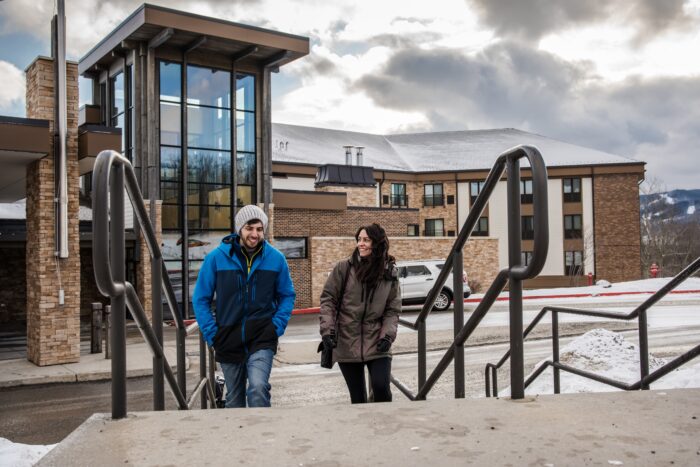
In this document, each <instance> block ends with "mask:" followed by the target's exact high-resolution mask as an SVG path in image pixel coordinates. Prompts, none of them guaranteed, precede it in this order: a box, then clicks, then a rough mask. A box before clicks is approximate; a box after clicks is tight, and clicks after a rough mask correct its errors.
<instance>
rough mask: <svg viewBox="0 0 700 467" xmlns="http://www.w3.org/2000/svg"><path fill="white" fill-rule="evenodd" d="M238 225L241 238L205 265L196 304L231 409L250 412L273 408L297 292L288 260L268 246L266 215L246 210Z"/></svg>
mask: <svg viewBox="0 0 700 467" xmlns="http://www.w3.org/2000/svg"><path fill="white" fill-rule="evenodd" d="M235 224H236V233H235V234H231V235H229V236H227V237H225V238H224V239H223V240H222V241H221V244H220V245H219V246H218V248H216V249H215V250H214V251H212V252H210V253H209V254H208V255H207V256H206V258H205V259H204V264H202V269H201V270H200V271H199V277H198V278H197V284H196V285H195V288H194V294H193V296H192V304H193V306H194V312H195V316H196V318H197V322H198V323H199V327H200V329H201V330H202V334H203V335H204V338H205V339H206V341H207V342H208V343H209V345H210V346H212V347H214V350H215V351H216V361H217V362H219V363H220V364H221V369H222V370H223V372H224V379H225V380H226V389H227V393H226V407H245V406H246V400H247V402H248V407H269V406H270V383H269V382H268V381H269V379H270V371H271V369H272V357H273V356H274V354H275V352H276V351H277V340H278V338H279V337H280V336H281V335H282V334H284V330H285V329H286V328H287V322H288V321H289V317H290V315H291V314H292V307H293V305H294V297H295V293H294V286H293V285H292V279H291V277H290V276H289V267H288V266H287V261H286V259H285V257H284V255H282V253H280V252H279V250H277V249H275V248H274V247H273V246H272V245H270V244H269V243H267V242H266V241H265V238H264V234H265V229H267V216H266V215H265V213H264V212H263V210H262V209H260V208H259V207H257V206H255V205H252V204H251V205H248V206H244V207H243V208H241V210H240V211H238V214H237V215H236V218H235ZM215 295H216V314H215V315H214V313H212V306H211V304H212V300H213V298H214V296H215ZM246 382H247V389H246Z"/></svg>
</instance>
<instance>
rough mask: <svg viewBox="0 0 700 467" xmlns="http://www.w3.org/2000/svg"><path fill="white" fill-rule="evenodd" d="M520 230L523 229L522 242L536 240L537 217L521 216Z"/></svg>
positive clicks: (521, 233)
mask: <svg viewBox="0 0 700 467" xmlns="http://www.w3.org/2000/svg"><path fill="white" fill-rule="evenodd" d="M528 224H529V225H528ZM520 229H521V232H520V238H521V239H522V240H534V238H535V216H521V217H520Z"/></svg>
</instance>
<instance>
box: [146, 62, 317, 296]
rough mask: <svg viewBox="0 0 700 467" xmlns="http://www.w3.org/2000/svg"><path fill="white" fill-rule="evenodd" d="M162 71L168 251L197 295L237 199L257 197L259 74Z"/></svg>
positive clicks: (178, 274) (172, 66)
mask: <svg viewBox="0 0 700 467" xmlns="http://www.w3.org/2000/svg"><path fill="white" fill-rule="evenodd" d="M158 71H159V80H158V83H159V92H160V99H159V105H160V197H161V199H162V201H163V208H162V226H163V245H164V248H163V256H164V260H165V262H166V266H167V268H168V271H170V275H171V281H172V282H173V286H174V288H175V289H176V293H178V292H180V293H181V292H182V290H183V289H182V284H183V283H184V282H185V280H186V281H187V282H188V285H189V291H190V297H191V292H192V289H193V287H194V283H195V281H196V278H197V274H198V272H199V268H200V267H201V264H202V261H203V259H204V256H206V254H207V253H208V252H209V251H211V250H213V249H214V248H216V246H217V245H218V244H219V242H220V241H221V238H222V237H223V236H225V235H226V234H228V233H229V232H231V230H233V221H232V218H233V212H234V203H237V204H238V205H239V206H241V205H244V204H250V203H255V202H256V184H257V167H256V150H257V148H256V141H255V135H256V128H255V121H256V115H255V77H254V76H252V75H246V74H237V75H236V77H235V79H233V77H232V74H231V72H230V71H228V70H221V69H216V68H207V67H202V66H197V65H187V66H186V67H183V65H182V64H181V63H177V62H168V61H164V60H163V61H159V62H158ZM184 83H186V85H183V84H184ZM234 93H235V98H234ZM234 102H235V108H234ZM234 115H235V132H236V133H235V140H236V147H235V148H234V147H233V140H234V133H233V128H234V127H233V123H232V122H233V121H234ZM183 123H185V124H184V125H183ZM183 127H184V128H186V134H183V133H182V132H183ZM185 148H186V150H185ZM234 157H235V158H236V159H235V161H236V167H235V173H234V164H233V162H234V159H233V158H234ZM185 167H186V170H187V172H186V179H187V183H186V186H183V183H184V178H185V177H184V175H185V174H184V173H183V170H185V169H184V168H185ZM234 181H235V182H236V184H237V191H236V193H235V196H234V191H233V187H234ZM185 214H186V218H187V225H186V227H187V232H186V233H187V235H186V237H187V238H186V241H185V230H184V228H185V225H184V222H183V218H184V216H185ZM292 249H294V248H292ZM305 249H306V247H304V248H303V252H304V254H305ZM296 250H298V248H296ZM296 250H295V251H296ZM185 254H186V255H187V259H188V265H189V268H188V269H189V271H188V275H185V274H183V273H182V271H183V269H184V268H183V259H184V257H185V256H184V255H185ZM290 254H297V253H290Z"/></svg>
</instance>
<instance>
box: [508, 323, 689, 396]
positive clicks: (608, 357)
mask: <svg viewBox="0 0 700 467" xmlns="http://www.w3.org/2000/svg"><path fill="white" fill-rule="evenodd" d="M547 360H551V359H550V358H547V359H545V360H542V361H540V362H538V363H537V365H535V368H539V367H540V365H542V364H543V363H544V362H545V361H547ZM559 361H560V362H561V363H563V364H566V365H569V366H572V367H574V368H577V369H580V370H584V371H588V372H591V373H595V374H596V375H600V376H604V377H607V378H610V379H614V380H616V381H621V382H624V383H626V384H630V383H634V382H636V381H639V374H640V370H639V365H640V364H639V348H638V347H637V346H636V345H635V344H634V343H631V342H628V341H626V340H625V338H624V336H622V334H619V333H616V332H611V331H608V330H606V329H594V330H592V331H589V332H587V333H586V334H584V335H582V336H580V337H578V338H576V339H574V340H573V341H571V342H570V343H569V344H568V345H566V346H565V347H563V348H562V349H561V351H560V354H559ZM666 363H667V360H665V359H662V358H657V357H655V356H653V354H650V355H649V371H650V372H653V371H654V370H656V369H658V368H660V367H661V366H663V365H664V364H666ZM552 373H553V370H552V368H551V367H550V368H547V369H546V370H545V371H544V372H543V373H542V374H541V375H540V376H539V377H538V378H537V379H536V380H535V381H534V382H533V383H532V384H531V385H530V386H528V387H527V388H526V389H525V394H528V395H535V394H553V393H554V382H553V376H552ZM695 387H700V361H697V362H695V363H694V364H693V362H691V363H689V364H686V365H685V366H683V367H681V368H679V369H677V370H675V371H673V372H671V373H669V374H668V375H666V376H664V377H663V378H661V379H660V380H658V381H657V382H656V383H654V384H652V385H651V388H652V389H672V388H695ZM560 389H561V392H562V393H577V392H609V391H618V389H616V388H614V387H612V386H608V385H607V384H603V383H599V382H597V381H593V380H590V379H588V378H584V377H581V376H578V375H574V374H571V373H568V372H564V371H561V372H560ZM509 394H510V388H508V389H506V390H505V391H504V392H503V395H509ZM499 395H501V394H500V393H499Z"/></svg>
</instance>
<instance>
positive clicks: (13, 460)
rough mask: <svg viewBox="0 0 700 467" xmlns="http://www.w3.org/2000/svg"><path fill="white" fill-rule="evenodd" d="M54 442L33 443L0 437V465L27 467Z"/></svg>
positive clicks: (49, 448) (36, 460) (51, 447)
mask: <svg viewBox="0 0 700 467" xmlns="http://www.w3.org/2000/svg"><path fill="white" fill-rule="evenodd" d="M54 446H56V445H55V444H49V445H33V444H20V443H13V442H12V441H10V440H9V439H5V438H0V466H2V467H25V466H26V467H29V466H32V465H34V464H36V463H37V462H38V461H39V459H41V458H42V457H44V456H45V455H46V453H47V452H49V451H50V450H52V449H53V448H54Z"/></svg>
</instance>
